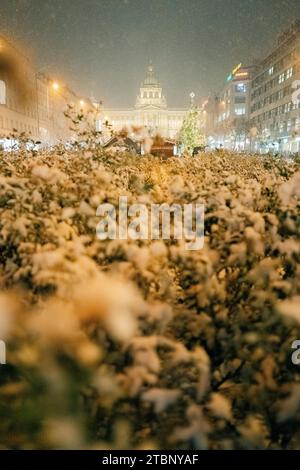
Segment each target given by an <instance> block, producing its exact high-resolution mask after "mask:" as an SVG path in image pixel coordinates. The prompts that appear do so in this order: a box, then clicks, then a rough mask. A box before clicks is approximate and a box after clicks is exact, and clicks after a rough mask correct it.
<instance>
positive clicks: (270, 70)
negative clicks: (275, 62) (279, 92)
mask: <svg viewBox="0 0 300 470" xmlns="http://www.w3.org/2000/svg"><path fill="white" fill-rule="evenodd" d="M273 73H274V67H273V66H272V67H270V68H269V75H273Z"/></svg>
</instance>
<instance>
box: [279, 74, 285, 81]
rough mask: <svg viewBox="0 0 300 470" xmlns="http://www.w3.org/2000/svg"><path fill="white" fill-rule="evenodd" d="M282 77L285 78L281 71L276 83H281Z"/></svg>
mask: <svg viewBox="0 0 300 470" xmlns="http://www.w3.org/2000/svg"><path fill="white" fill-rule="evenodd" d="M284 79H285V74H284V73H281V74H280V75H279V78H278V83H283V82H284Z"/></svg>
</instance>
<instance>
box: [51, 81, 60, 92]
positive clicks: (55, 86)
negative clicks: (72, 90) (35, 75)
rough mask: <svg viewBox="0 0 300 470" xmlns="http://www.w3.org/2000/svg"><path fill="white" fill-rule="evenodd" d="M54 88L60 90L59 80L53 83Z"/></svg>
mask: <svg viewBox="0 0 300 470" xmlns="http://www.w3.org/2000/svg"><path fill="white" fill-rule="evenodd" d="M52 88H53V90H54V91H58V90H59V84H58V83H57V82H53V83H52Z"/></svg>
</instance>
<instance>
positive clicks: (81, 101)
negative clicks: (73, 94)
mask: <svg viewBox="0 0 300 470" xmlns="http://www.w3.org/2000/svg"><path fill="white" fill-rule="evenodd" d="M79 104H80V106H81V107H82V108H83V107H84V105H85V101H84V100H80V101H79Z"/></svg>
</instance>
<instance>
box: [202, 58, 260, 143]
mask: <svg viewBox="0 0 300 470" xmlns="http://www.w3.org/2000/svg"><path fill="white" fill-rule="evenodd" d="M253 72H254V67H253V66H243V65H242V64H238V65H237V66H236V67H234V69H233V70H232V71H231V72H230V74H229V75H228V76H227V79H226V84H225V85H224V88H223V89H222V91H221V92H220V93H219V94H218V95H217V96H215V97H210V98H209V99H208V102H207V104H206V107H205V110H206V123H207V127H206V135H207V140H208V143H209V146H210V147H212V148H222V147H223V148H226V149H230V150H239V151H241V150H245V149H246V148H247V146H249V144H250V141H249V135H248V134H249V132H248V124H249V115H250V84H251V78H252V75H253Z"/></svg>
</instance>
